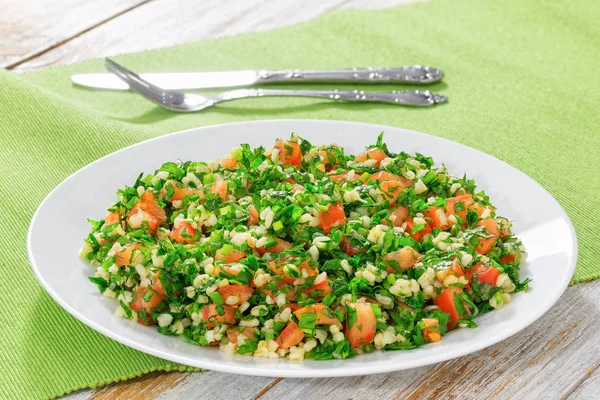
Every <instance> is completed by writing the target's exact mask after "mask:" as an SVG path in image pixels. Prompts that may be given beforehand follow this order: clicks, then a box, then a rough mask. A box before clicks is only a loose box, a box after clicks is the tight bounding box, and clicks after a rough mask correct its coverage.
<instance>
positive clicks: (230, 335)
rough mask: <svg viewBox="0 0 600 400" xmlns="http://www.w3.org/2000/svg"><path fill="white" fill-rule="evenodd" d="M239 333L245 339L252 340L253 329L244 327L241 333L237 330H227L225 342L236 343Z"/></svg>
mask: <svg viewBox="0 0 600 400" xmlns="http://www.w3.org/2000/svg"><path fill="white" fill-rule="evenodd" d="M240 333H241V334H242V335H244V336H246V338H247V339H250V340H253V339H254V328H250V327H246V328H244V329H243V330H242V331H241V332H240V331H239V330H238V329H227V340H229V341H230V342H231V343H237V341H238V338H239V336H240Z"/></svg>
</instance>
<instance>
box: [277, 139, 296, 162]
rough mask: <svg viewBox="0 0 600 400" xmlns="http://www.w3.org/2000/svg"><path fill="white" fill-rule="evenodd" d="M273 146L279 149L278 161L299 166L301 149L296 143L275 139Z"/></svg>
mask: <svg viewBox="0 0 600 400" xmlns="http://www.w3.org/2000/svg"><path fill="white" fill-rule="evenodd" d="M273 147H274V148H276V149H278V150H279V161H280V162H281V163H283V164H285V165H293V166H295V167H300V164H301V163H302V151H301V150H300V145H299V144H298V143H296V142H284V141H282V140H277V141H276V142H275V146H273Z"/></svg>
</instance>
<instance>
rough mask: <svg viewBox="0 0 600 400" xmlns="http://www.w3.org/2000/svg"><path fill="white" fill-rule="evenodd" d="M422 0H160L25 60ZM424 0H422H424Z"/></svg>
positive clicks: (35, 63) (112, 50) (42, 63)
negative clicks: (346, 9) (349, 7)
mask: <svg viewBox="0 0 600 400" xmlns="http://www.w3.org/2000/svg"><path fill="white" fill-rule="evenodd" d="M415 1H419V0H382V1H381V3H378V2H369V1H365V0H352V1H350V2H348V1H344V0H304V1H301V2H300V1H292V0H245V1H238V0H205V1H202V2H199V1H196V0H157V1H152V2H150V3H147V4H144V5H142V6H140V7H138V8H136V9H135V10H132V11H131V12H129V13H127V14H126V15H123V16H120V17H119V18H115V19H113V20H111V21H109V22H107V23H105V24H102V25H101V26H99V27H97V28H96V29H94V30H92V31H90V32H88V33H86V34H84V35H81V36H79V37H77V38H75V39H73V40H71V41H69V42H68V43H65V44H64V45H63V46H60V47H58V48H56V49H53V50H52V51H49V52H47V53H45V54H43V55H41V56H40V57H37V58H35V59H33V60H30V61H28V62H26V63H24V64H22V65H19V66H18V67H17V68H15V70H17V71H31V70H36V69H41V68H45V67H49V66H52V65H57V64H70V63H74V62H77V61H81V60H86V59H90V58H97V57H105V56H111V55H115V54H120V53H128V52H136V51H141V50H146V49H153V48H158V47H165V46H173V45H176V44H180V43H185V42H190V41H195V40H200V39H205V38H211V37H219V36H230V35H235V34H239V33H243V32H249V31H257V30H266V29H272V28H276V27H280V26H285V25H291V24H295V23H298V22H300V21H305V20H308V19H311V18H314V17H316V16H318V15H320V14H322V13H324V12H327V11H330V10H335V9H340V8H346V7H348V6H352V7H355V8H382V7H386V6H387V7H389V6H392V5H394V4H401V3H402V4H407V3H412V2H415ZM420 1H422V0H420Z"/></svg>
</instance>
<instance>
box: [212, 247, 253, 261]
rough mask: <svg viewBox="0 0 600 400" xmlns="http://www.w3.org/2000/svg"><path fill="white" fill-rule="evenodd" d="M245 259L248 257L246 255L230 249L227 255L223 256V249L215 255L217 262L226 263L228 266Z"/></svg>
mask: <svg viewBox="0 0 600 400" xmlns="http://www.w3.org/2000/svg"><path fill="white" fill-rule="evenodd" d="M244 257H246V253H244V252H243V251H240V250H238V249H230V250H229V252H228V253H227V254H223V249H219V250H217V252H216V253H215V261H225V262H226V263H227V264H232V263H234V262H236V261H239V260H241V259H242V258H244Z"/></svg>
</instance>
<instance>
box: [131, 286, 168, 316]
mask: <svg viewBox="0 0 600 400" xmlns="http://www.w3.org/2000/svg"><path fill="white" fill-rule="evenodd" d="M151 290H152V289H149V288H147V287H142V286H138V287H137V288H136V289H135V299H134V300H133V301H132V302H131V309H132V310H134V311H136V312H139V311H140V310H142V309H144V310H145V311H146V313H148V314H151V313H152V312H154V309H156V307H157V306H158V305H160V303H161V302H162V301H163V299H164V298H165V297H164V296H163V295H162V294H160V293H157V292H155V291H153V290H152V295H151V296H149V299H148V300H145V297H146V296H147V294H148V292H149V291H151Z"/></svg>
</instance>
